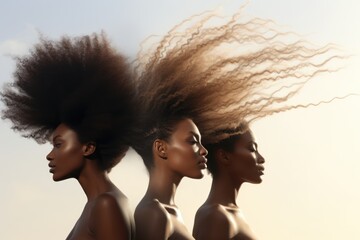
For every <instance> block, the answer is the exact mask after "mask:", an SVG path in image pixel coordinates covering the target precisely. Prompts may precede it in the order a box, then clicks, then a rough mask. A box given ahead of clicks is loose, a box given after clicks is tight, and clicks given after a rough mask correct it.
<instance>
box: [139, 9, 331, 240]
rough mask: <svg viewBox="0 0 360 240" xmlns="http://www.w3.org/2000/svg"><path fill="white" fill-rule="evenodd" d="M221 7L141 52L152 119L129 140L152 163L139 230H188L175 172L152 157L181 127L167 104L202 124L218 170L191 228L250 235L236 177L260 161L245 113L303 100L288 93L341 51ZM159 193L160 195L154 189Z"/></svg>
mask: <svg viewBox="0 0 360 240" xmlns="http://www.w3.org/2000/svg"><path fill="white" fill-rule="evenodd" d="M217 17H218V16H216V15H215V14H214V13H211V12H210V13H205V14H201V15H197V16H194V17H192V18H189V19H186V20H185V21H183V22H182V23H180V24H179V25H176V26H175V27H174V28H173V29H172V30H170V31H169V32H168V34H166V35H165V36H164V37H162V38H161V40H160V41H159V44H157V45H155V46H154V50H153V51H151V52H150V53H145V54H142V53H141V54H140V57H139V62H140V64H139V65H138V68H137V70H138V71H139V76H140V77H139V78H138V80H139V87H138V89H139V94H140V96H141V95H143V96H142V104H141V105H142V106H143V107H144V109H146V111H145V114H143V115H144V116H148V117H150V118H148V119H153V122H152V123H150V124H149V125H147V127H145V128H144V129H147V131H146V132H145V133H144V134H142V136H143V140H142V141H138V142H137V144H136V146H135V149H137V151H138V152H139V153H140V155H141V156H142V157H143V159H144V161H145V164H146V166H147V168H148V169H149V172H150V184H149V188H148V191H147V193H146V195H145V197H144V199H143V200H142V201H141V202H140V204H139V205H138V207H137V209H136V211H135V222H136V226H137V233H138V234H137V236H138V237H139V239H175V238H176V239H189V236H187V235H185V234H181V233H182V229H183V226H181V227H178V226H179V224H178V219H179V218H180V217H178V216H179V211H178V209H177V208H176V206H174V203H173V200H172V198H173V196H174V194H175V190H176V187H177V185H178V182H179V181H173V180H170V178H169V177H167V176H168V174H167V173H166V172H167V171H166V170H163V168H162V167H161V166H159V165H158V164H157V163H155V161H157V160H155V158H158V159H159V160H161V161H164V162H166V161H168V162H169V163H170V162H171V161H172V159H170V158H171V156H172V155H171V156H169V155H166V151H165V150H166V149H167V147H163V148H162V147H160V146H167V145H165V144H164V145H161V144H160V142H158V143H157V141H160V140H166V139H170V140H172V135H171V134H173V133H174V132H175V131H176V130H178V128H176V125H174V124H173V125H172V124H170V125H167V124H168V122H167V121H169V122H170V123H178V122H177V121H176V120H174V121H170V119H173V118H172V115H173V111H175V112H176V113H177V115H180V116H184V115H185V116H186V117H188V118H190V119H192V120H193V122H194V123H195V124H196V125H197V126H198V128H199V130H200V132H201V135H202V136H203V138H202V139H203V142H204V143H205V146H208V147H209V148H208V150H209V161H208V163H209V165H210V167H209V171H211V172H212V173H214V174H213V176H214V178H213V185H212V190H211V192H210V195H209V198H208V200H207V201H206V202H205V203H204V205H203V206H202V207H201V208H200V209H199V211H198V213H197V214H196V218H195V226H194V231H193V236H194V237H195V239H206V240H209V239H216V240H219V239H254V238H255V236H254V233H253V232H252V231H251V229H250V228H249V226H248V225H247V223H246V221H245V220H244V217H243V216H242V214H241V212H240V209H239V207H238V206H237V204H236V197H237V193H238V191H239V189H240V186H241V185H242V183H244V182H252V183H260V182H261V175H262V174H263V170H264V166H263V164H264V158H263V157H262V156H261V155H260V153H259V152H258V150H257V144H256V142H255V140H254V137H253V135H252V133H251V131H250V130H249V128H248V123H251V122H252V121H253V120H255V119H258V118H261V117H264V116H267V115H270V114H272V113H275V112H281V111H285V110H289V109H291V108H297V107H302V106H301V105H296V104H295V105H292V106H286V105H284V103H286V102H287V101H288V100H289V98H291V97H292V96H293V95H295V94H296V93H297V92H298V91H299V89H300V88H301V87H302V86H303V85H304V84H305V83H306V82H308V81H309V80H311V79H312V78H313V77H315V76H317V75H318V74H320V73H322V72H328V71H330V70H329V68H330V65H329V64H330V63H332V62H333V61H334V60H335V59H336V58H338V57H337V56H336V54H335V53H334V51H333V49H332V47H331V46H324V47H314V46H313V45H311V44H309V43H308V42H306V41H303V40H301V39H299V37H298V35H296V34H293V33H291V32H284V31H281V30H278V29H279V27H278V26H276V25H275V24H274V23H273V22H271V21H269V20H263V19H259V18H249V17H246V16H245V15H244V14H243V13H241V12H239V13H237V14H236V15H234V16H233V17H232V18H231V19H230V20H228V21H226V18H222V19H220V20H219V18H217ZM224 21H225V22H224ZM140 99H141V97H140ZM304 107H306V106H304ZM178 112H180V113H181V114H180V113H178ZM175 119H176V118H175ZM144 122H147V121H144ZM148 122H150V121H148ZM143 126H146V125H145V124H144V125H143ZM160 131H166V133H167V135H164V134H163V133H161V132H160ZM138 136H141V135H140V134H138ZM148 136H151V137H149V138H147V137H148ZM164 136H166V137H164ZM169 136H170V138H169ZM156 139H160V140H156ZM196 140H199V139H196ZM146 141H148V142H146ZM165 143H172V141H169V142H167V141H165ZM206 148H207V147H206ZM199 149H200V147H199ZM162 150H164V152H162ZM162 154H163V155H162ZM149 160H150V161H149ZM179 161H180V160H179ZM182 161H185V159H184V160H182ZM217 170H218V172H217ZM178 172H179V171H178ZM184 175H185V174H184V173H183V172H182V174H180V176H179V177H178V179H181V177H182V176H184ZM185 176H186V175H185ZM187 176H190V174H188V175H187ZM161 177H163V178H161ZM193 177H196V176H193ZM164 185H165V186H166V188H165V187H163V186H164ZM164 193H166V198H160V197H159V196H161V197H163V195H162V194H164ZM156 233H159V235H156Z"/></svg>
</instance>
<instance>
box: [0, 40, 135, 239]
mask: <svg viewBox="0 0 360 240" xmlns="http://www.w3.org/2000/svg"><path fill="white" fill-rule="evenodd" d="M14 78H15V80H14V83H13V84H12V85H8V86H7V87H6V88H5V90H4V92H3V93H2V100H3V102H4V104H5V110H4V111H3V118H5V119H10V120H11V121H12V123H13V126H12V128H13V129H14V130H15V131H19V132H21V133H22V135H23V136H24V137H27V138H33V139H35V140H36V141H37V142H38V143H44V142H46V141H49V142H50V143H51V144H52V145H53V149H52V150H51V151H50V153H49V154H48V155H47V156H46V158H47V160H48V165H49V168H50V170H49V171H50V173H51V174H52V177H53V180H54V181H61V180H65V179H68V178H75V179H76V180H77V181H78V182H79V184H80V186H81V187H82V189H83V191H84V192H85V194H86V197H87V203H86V205H85V207H84V210H83V212H82V214H81V216H80V218H79V220H78V221H77V222H76V224H75V226H74V228H73V229H72V231H71V232H70V234H69V235H68V237H67V239H133V237H134V226H133V219H132V214H131V213H130V211H129V206H128V203H127V198H126V196H125V195H124V194H123V193H122V192H121V191H120V190H119V189H118V188H117V187H116V186H115V185H114V184H113V183H112V182H111V180H110V179H109V177H108V172H109V171H110V170H111V168H112V167H114V166H115V165H116V164H117V163H119V161H120V160H121V158H122V157H123V156H124V155H125V153H126V151H127V149H128V143H127V138H128V134H129V131H128V130H127V129H129V128H130V127H131V119H132V115H133V114H132V109H131V107H132V106H131V104H132V102H133V100H132V99H133V94H134V92H135V91H134V88H133V86H132V83H131V81H130V80H131V79H130V74H129V71H128V66H127V64H126V61H125V59H124V57H123V56H121V55H119V54H118V53H117V52H116V51H115V50H114V49H113V48H112V47H111V46H110V44H109V42H108V40H107V39H106V37H105V36H104V34H101V35H97V34H93V35H91V36H82V37H78V38H69V37H62V38H61V39H60V40H59V41H51V40H46V39H41V41H40V43H39V44H37V45H35V47H34V48H33V49H32V50H31V52H30V54H29V55H28V56H25V57H21V58H18V59H17V67H16V71H15V74H14Z"/></svg>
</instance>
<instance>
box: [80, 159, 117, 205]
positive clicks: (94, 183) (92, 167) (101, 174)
mask: <svg viewBox="0 0 360 240" xmlns="http://www.w3.org/2000/svg"><path fill="white" fill-rule="evenodd" d="M88 161H89V164H86V166H85V167H84V169H83V170H82V171H81V173H80V174H79V176H78V177H77V180H78V182H79V183H80V186H81V187H82V189H83V190H84V192H85V194H86V197H87V199H88V201H91V200H93V199H95V198H96V197H97V196H99V195H100V194H102V193H105V192H109V191H112V190H113V189H114V188H115V186H114V185H113V183H112V182H111V181H110V179H109V177H108V174H107V172H106V171H104V170H101V169H99V167H98V166H97V165H96V164H95V161H91V160H88Z"/></svg>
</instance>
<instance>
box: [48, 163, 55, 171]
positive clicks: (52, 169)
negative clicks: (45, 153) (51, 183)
mask: <svg viewBox="0 0 360 240" xmlns="http://www.w3.org/2000/svg"><path fill="white" fill-rule="evenodd" d="M48 166H49V168H50V169H49V172H50V173H54V171H55V165H54V164H51V163H49V164H48Z"/></svg>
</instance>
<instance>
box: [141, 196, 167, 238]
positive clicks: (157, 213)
mask: <svg viewBox="0 0 360 240" xmlns="http://www.w3.org/2000/svg"><path fill="white" fill-rule="evenodd" d="M135 226H136V239H137V240H142V239H144V240H145V239H157V240H161V239H168V237H169V236H170V234H171V221H170V219H169V216H168V214H167V212H166V210H165V209H163V208H162V207H161V206H160V203H158V202H153V203H151V204H149V205H147V206H144V207H140V208H139V207H138V208H137V209H136V211H135Z"/></svg>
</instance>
